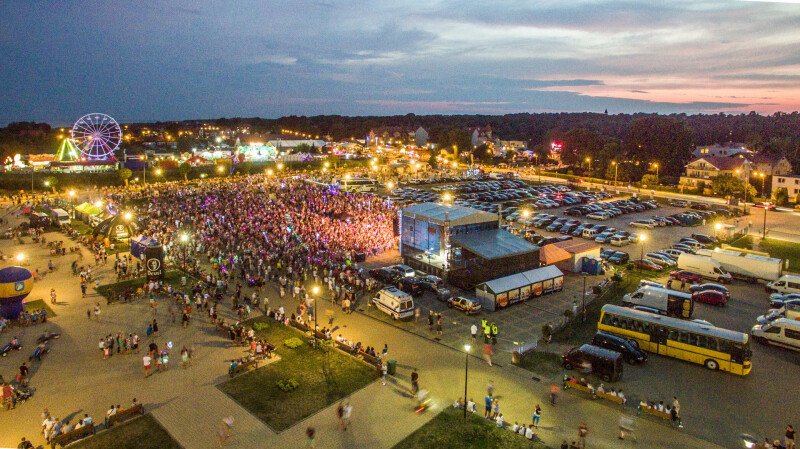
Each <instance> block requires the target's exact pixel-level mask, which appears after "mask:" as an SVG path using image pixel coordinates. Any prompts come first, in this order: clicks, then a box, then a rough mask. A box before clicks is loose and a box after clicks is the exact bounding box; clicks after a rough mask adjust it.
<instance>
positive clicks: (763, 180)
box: [756, 171, 767, 199]
mask: <svg viewBox="0 0 800 449" xmlns="http://www.w3.org/2000/svg"><path fill="white" fill-rule="evenodd" d="M756 176H758V177H759V178H761V196H762V197H763V198H764V199H766V198H767V196H766V195H767V192H766V189H765V188H764V182H766V180H767V174H766V173H764V172H763V171H762V172H758V173H756Z"/></svg>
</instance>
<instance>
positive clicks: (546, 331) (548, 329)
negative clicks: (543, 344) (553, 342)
mask: <svg viewBox="0 0 800 449" xmlns="http://www.w3.org/2000/svg"><path fill="white" fill-rule="evenodd" d="M551 335H553V327H552V326H551V325H550V323H546V324H543V325H542V338H544V339H545V340H547V339H548V338H550V336H551Z"/></svg>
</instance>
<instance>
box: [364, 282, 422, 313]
mask: <svg viewBox="0 0 800 449" xmlns="http://www.w3.org/2000/svg"><path fill="white" fill-rule="evenodd" d="M372 304H373V305H375V307H377V308H378V310H380V311H382V312H383V313H385V314H387V315H389V316H391V317H392V318H394V319H396V320H405V319H409V318H413V317H414V298H413V297H412V296H411V295H409V294H408V293H406V292H404V291H402V290H400V289H399V288H397V287H386V288H384V289H382V290H380V291H379V292H378V294H377V296H375V297H374V298H372Z"/></svg>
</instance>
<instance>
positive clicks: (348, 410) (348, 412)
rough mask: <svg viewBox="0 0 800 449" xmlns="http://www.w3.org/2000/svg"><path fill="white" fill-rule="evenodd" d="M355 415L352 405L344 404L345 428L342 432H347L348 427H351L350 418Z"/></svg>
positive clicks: (343, 420)
mask: <svg viewBox="0 0 800 449" xmlns="http://www.w3.org/2000/svg"><path fill="white" fill-rule="evenodd" d="M352 414H353V406H352V405H350V403H349V402H347V403H345V404H344V410H343V414H342V424H343V425H344V428H343V429H342V430H347V427H348V426H349V425H350V416H351V415H352Z"/></svg>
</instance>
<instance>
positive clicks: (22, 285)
mask: <svg viewBox="0 0 800 449" xmlns="http://www.w3.org/2000/svg"><path fill="white" fill-rule="evenodd" d="M32 288H33V274H32V273H31V272H30V271H29V270H28V269H27V268H22V267H6V268H3V269H2V270H0V316H2V317H3V318H7V319H10V320H14V319H16V318H17V317H19V315H20V314H21V313H22V310H23V306H22V300H23V299H24V298H25V297H26V296H28V294H29V293H30V292H31V289H32Z"/></svg>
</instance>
